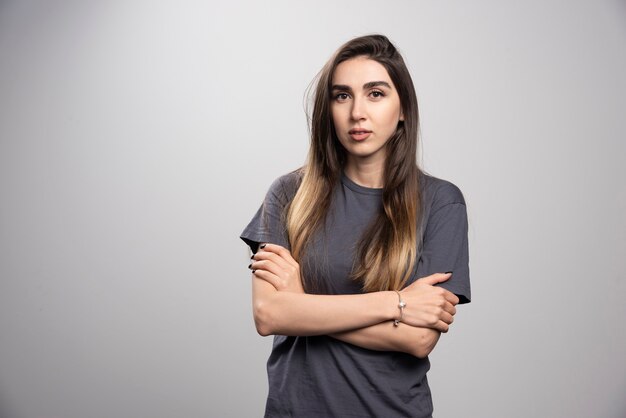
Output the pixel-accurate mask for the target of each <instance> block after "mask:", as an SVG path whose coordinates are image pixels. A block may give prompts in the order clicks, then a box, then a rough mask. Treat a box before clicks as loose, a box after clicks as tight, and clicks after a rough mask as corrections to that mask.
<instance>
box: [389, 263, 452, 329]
mask: <svg viewBox="0 0 626 418" xmlns="http://www.w3.org/2000/svg"><path fill="white" fill-rule="evenodd" d="M451 276H452V274H451V273H435V274H432V275H430V276H427V277H423V278H421V279H418V280H416V281H415V282H413V283H411V284H410V285H409V286H407V287H406V288H404V289H403V290H402V291H400V294H401V295H402V299H403V300H404V302H405V303H406V307H405V308H404V314H403V316H402V322H404V323H406V324H408V325H412V326H414V327H424V328H432V329H436V330H438V331H441V332H448V328H449V326H450V324H452V322H453V321H454V314H456V308H455V306H456V304H458V303H459V298H458V297H457V296H456V295H455V294H454V293H452V292H450V291H448V290H446V289H444V288H442V287H435V286H434V285H435V284H437V283H441V282H445V281H446V280H448V279H449V278H450V277H451ZM399 315H400V312H398V316H399Z"/></svg>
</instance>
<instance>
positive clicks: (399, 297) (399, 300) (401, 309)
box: [393, 290, 406, 327]
mask: <svg viewBox="0 0 626 418" xmlns="http://www.w3.org/2000/svg"><path fill="white" fill-rule="evenodd" d="M394 292H396V293H397V294H398V308H400V318H398V319H394V320H393V325H394V326H396V327H397V326H398V324H399V323H400V321H402V317H403V316H404V308H405V307H406V302H405V301H403V300H402V295H400V292H398V291H397V290H394Z"/></svg>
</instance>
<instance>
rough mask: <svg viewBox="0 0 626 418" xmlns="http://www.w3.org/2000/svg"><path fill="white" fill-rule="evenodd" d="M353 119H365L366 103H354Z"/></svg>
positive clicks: (360, 101)
mask: <svg viewBox="0 0 626 418" xmlns="http://www.w3.org/2000/svg"><path fill="white" fill-rule="evenodd" d="M350 116H352V119H354V120H361V119H364V118H365V103H363V102H362V100H360V99H358V98H357V99H354V100H353V102H352V112H351V114H350Z"/></svg>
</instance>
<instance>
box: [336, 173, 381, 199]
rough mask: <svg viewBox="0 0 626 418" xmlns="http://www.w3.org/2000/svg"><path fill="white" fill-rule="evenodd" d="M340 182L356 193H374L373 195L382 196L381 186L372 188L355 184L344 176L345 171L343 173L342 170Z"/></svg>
mask: <svg viewBox="0 0 626 418" xmlns="http://www.w3.org/2000/svg"><path fill="white" fill-rule="evenodd" d="M341 182H342V183H343V184H344V186H346V187H347V188H348V189H350V190H352V191H354V192H357V193H361V194H369V195H375V196H382V194H383V189H382V187H381V188H374V187H365V186H361V185H360V184H356V183H355V182H353V181H352V180H350V178H349V177H348V176H346V173H344V172H342V173H341Z"/></svg>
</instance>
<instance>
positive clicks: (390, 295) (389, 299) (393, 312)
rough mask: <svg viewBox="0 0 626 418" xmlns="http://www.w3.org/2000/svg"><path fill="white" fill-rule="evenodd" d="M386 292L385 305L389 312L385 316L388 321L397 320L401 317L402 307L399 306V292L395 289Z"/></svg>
mask: <svg viewBox="0 0 626 418" xmlns="http://www.w3.org/2000/svg"><path fill="white" fill-rule="evenodd" d="M383 293H385V307H386V311H387V314H386V315H385V317H386V318H387V320H388V321H395V320H397V319H400V308H399V307H398V294H397V293H396V292H395V291H393V290H386V291H384V292H383Z"/></svg>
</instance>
